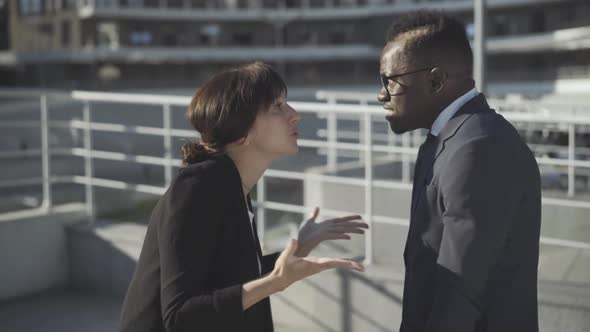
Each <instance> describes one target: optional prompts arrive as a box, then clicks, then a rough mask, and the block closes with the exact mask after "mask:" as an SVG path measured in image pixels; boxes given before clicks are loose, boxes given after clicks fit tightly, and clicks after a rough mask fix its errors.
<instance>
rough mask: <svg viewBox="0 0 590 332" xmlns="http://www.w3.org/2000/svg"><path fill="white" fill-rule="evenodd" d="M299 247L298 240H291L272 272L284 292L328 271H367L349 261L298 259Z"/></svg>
mask: <svg viewBox="0 0 590 332" xmlns="http://www.w3.org/2000/svg"><path fill="white" fill-rule="evenodd" d="M297 247H298V244H297V240H294V239H291V240H289V243H288V244H287V247H286V248H285V250H283V252H282V253H281V255H280V256H279V258H277V261H276V263H275V267H274V270H273V271H272V272H271V275H272V276H273V277H274V278H276V280H278V284H279V285H280V286H279V288H280V290H284V289H285V288H287V287H289V285H291V284H292V283H294V282H296V281H299V280H301V279H304V278H306V277H309V276H311V275H314V274H316V273H319V272H321V271H324V270H328V269H333V268H345V269H351V270H355V271H359V272H362V271H364V270H365V267H364V266H363V265H362V264H360V263H357V262H354V261H351V260H348V259H340V258H326V257H298V256H296V255H295V252H296V251H297Z"/></svg>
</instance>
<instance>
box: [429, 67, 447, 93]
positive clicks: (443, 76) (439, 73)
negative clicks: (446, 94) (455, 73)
mask: <svg viewBox="0 0 590 332" xmlns="http://www.w3.org/2000/svg"><path fill="white" fill-rule="evenodd" d="M447 77H448V75H447V73H446V72H445V71H443V70H442V69H441V68H440V67H434V68H432V70H431V71H430V92H431V93H433V94H436V93H439V92H441V91H443V90H444V88H445V85H446V83H447Z"/></svg>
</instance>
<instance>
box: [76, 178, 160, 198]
mask: <svg viewBox="0 0 590 332" xmlns="http://www.w3.org/2000/svg"><path fill="white" fill-rule="evenodd" d="M72 180H73V182H74V183H77V184H91V185H92V186H96V187H102V188H110V189H121V190H130V191H137V192H142V193H146V194H154V195H163V194H164V193H165V192H166V188H164V187H158V186H151V185H147V184H133V183H128V182H124V181H117V180H109V179H102V178H96V177H93V178H90V179H89V178H87V177H85V176H79V175H76V176H73V179H72Z"/></svg>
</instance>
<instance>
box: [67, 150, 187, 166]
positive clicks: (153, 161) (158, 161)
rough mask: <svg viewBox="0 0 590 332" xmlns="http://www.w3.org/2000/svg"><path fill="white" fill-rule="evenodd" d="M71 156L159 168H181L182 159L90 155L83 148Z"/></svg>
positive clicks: (104, 154)
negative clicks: (127, 162)
mask: <svg viewBox="0 0 590 332" xmlns="http://www.w3.org/2000/svg"><path fill="white" fill-rule="evenodd" d="M71 154H72V155H74V156H78V157H90V158H93V159H103V160H113V161H129V162H134V163H139V164H148V165H158V166H166V165H170V166H180V165H181V163H182V160H181V159H170V160H168V159H166V158H162V157H153V156H144V155H128V154H125V153H120V152H111V151H101V150H91V151H90V153H89V152H88V151H87V150H85V149H83V148H72V149H71Z"/></svg>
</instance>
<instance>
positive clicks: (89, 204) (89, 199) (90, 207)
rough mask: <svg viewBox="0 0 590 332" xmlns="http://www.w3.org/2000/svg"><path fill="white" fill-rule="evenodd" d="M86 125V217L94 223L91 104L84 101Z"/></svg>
mask: <svg viewBox="0 0 590 332" xmlns="http://www.w3.org/2000/svg"><path fill="white" fill-rule="evenodd" d="M83 113H84V115H83V117H84V123H85V124H86V126H85V127H84V151H85V155H84V175H85V176H86V215H87V216H88V219H89V221H90V222H91V223H94V219H95V209H94V188H93V187H92V178H93V177H94V169H93V165H92V131H91V128H90V122H91V117H90V102H89V101H87V100H85V101H84V110H83Z"/></svg>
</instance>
